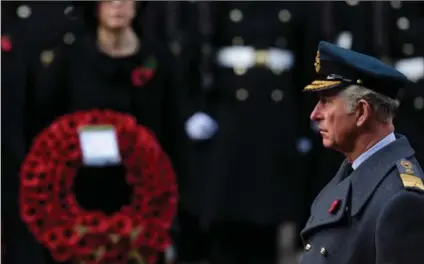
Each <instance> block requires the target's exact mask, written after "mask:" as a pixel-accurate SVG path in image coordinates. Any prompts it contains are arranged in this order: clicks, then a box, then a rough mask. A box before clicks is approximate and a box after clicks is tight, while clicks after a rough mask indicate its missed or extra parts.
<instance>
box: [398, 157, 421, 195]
mask: <svg viewBox="0 0 424 264" xmlns="http://www.w3.org/2000/svg"><path fill="white" fill-rule="evenodd" d="M396 166H397V169H398V171H399V173H400V178H401V180H402V184H403V186H404V187H405V188H407V189H419V190H422V191H424V183H423V180H422V179H421V178H420V177H418V176H416V173H419V172H418V171H417V170H416V169H415V168H414V165H412V163H411V162H410V161H409V160H406V159H401V160H399V161H398V162H396Z"/></svg>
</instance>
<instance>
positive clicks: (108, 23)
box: [98, 0, 135, 30]
mask: <svg viewBox="0 0 424 264" xmlns="http://www.w3.org/2000/svg"><path fill="white" fill-rule="evenodd" d="M98 15H99V23H100V24H101V25H102V26H103V27H105V28H108V29H111V30H117V29H122V28H125V27H129V26H131V23H132V21H133V19H134V16H135V2H134V1H133V0H121V1H100V2H99V9H98Z"/></svg>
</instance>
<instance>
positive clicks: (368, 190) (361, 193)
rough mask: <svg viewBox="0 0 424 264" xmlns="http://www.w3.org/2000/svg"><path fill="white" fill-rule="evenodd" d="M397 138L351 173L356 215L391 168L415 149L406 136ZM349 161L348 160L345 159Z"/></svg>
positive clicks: (411, 154) (354, 212)
mask: <svg viewBox="0 0 424 264" xmlns="http://www.w3.org/2000/svg"><path fill="white" fill-rule="evenodd" d="M395 138H396V140H395V141H393V142H391V143H389V144H387V145H386V146H383V147H382V148H380V149H379V150H378V151H376V152H375V153H374V154H373V155H372V156H370V157H369V158H368V159H366V160H364V161H363V163H362V164H361V166H359V167H358V168H357V169H356V170H355V171H353V172H352V174H351V175H350V177H349V178H350V180H351V182H352V208H351V209H352V210H351V214H352V215H356V214H357V213H359V211H360V210H361V209H362V207H363V206H364V204H365V203H366V202H367V201H368V199H369V198H370V197H371V195H372V194H373V193H374V191H375V189H376V188H377V186H378V185H379V184H380V182H381V181H382V180H383V179H384V178H385V176H386V175H387V174H388V172H389V171H390V169H392V168H393V167H395V166H396V162H397V161H398V160H400V159H402V158H409V157H411V156H413V155H414V153H415V151H414V149H413V148H412V147H411V145H410V144H409V142H408V140H407V139H406V137H404V136H402V135H395ZM345 162H347V161H345Z"/></svg>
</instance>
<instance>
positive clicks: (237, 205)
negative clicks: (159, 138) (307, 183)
mask: <svg viewBox="0 0 424 264" xmlns="http://www.w3.org/2000/svg"><path fill="white" fill-rule="evenodd" d="M197 7H198V11H199V12H198V14H197V15H198V20H199V21H198V23H197V25H198V27H199V28H198V29H199V30H198V35H195V36H196V37H197V38H196V40H197V41H198V43H197V44H198V46H199V50H201V56H200V59H199V64H198V66H197V68H198V70H199V75H200V77H201V81H202V82H201V85H200V86H201V87H202V89H203V91H204V92H205V93H206V94H207V99H206V100H205V102H204V105H206V106H205V107H204V108H203V109H201V110H200V111H199V112H198V113H196V114H195V115H193V116H192V117H191V118H189V119H188V120H187V123H186V126H185V128H186V130H187V134H188V135H189V137H190V138H191V139H192V141H193V145H195V147H196V151H197V152H195V153H196V156H195V157H193V160H195V161H196V162H193V167H195V168H192V173H191V175H182V176H181V177H180V179H184V180H182V181H181V182H180V183H179V186H180V191H181V192H180V197H181V204H180V205H181V208H182V210H184V211H186V212H188V214H189V215H190V216H194V217H193V218H197V219H198V220H199V221H195V220H194V219H190V221H191V222H198V223H199V226H200V229H202V230H203V231H206V232H205V233H207V235H206V236H204V238H206V240H207V243H206V245H209V246H210V248H209V249H210V250H209V253H210V254H209V256H208V258H209V261H210V263H212V264H214V263H219V264H225V263H232V264H233V263H234V264H235V263H261V264H266V263H273V264H274V263H275V262H276V256H277V252H276V248H277V243H278V242H277V239H276V238H277V236H278V232H279V227H282V230H284V231H283V232H282V233H284V237H285V239H284V243H282V247H283V248H284V250H283V251H285V252H291V251H293V247H294V243H295V239H292V238H294V237H295V235H293V234H295V233H296V231H294V230H295V228H296V227H295V226H296V224H297V223H298V222H299V219H300V218H301V213H302V212H303V195H304V193H303V192H302V188H303V187H302V186H304V184H303V175H304V174H303V171H304V166H302V165H301V164H300V157H299V156H300V152H307V151H309V149H310V146H309V144H308V142H307V141H299V139H300V138H301V136H300V133H298V131H297V127H298V124H297V120H299V118H298V115H299V113H300V111H298V108H299V109H300V105H301V104H300V103H298V102H297V101H296V99H297V98H299V96H298V95H299V91H298V90H297V89H295V87H297V86H298V79H297V77H298V76H297V75H296V73H297V69H298V66H299V65H297V62H298V56H301V54H302V52H303V50H302V43H303V42H302V38H301V35H302V30H301V29H302V23H303V20H302V19H303V16H302V12H303V10H304V8H305V5H304V4H300V5H299V4H298V3H288V2H275V3H271V2H267V3H263V2H213V3H212V2H211V3H203V2H199V3H197ZM258 21H261V22H260V23H258ZM299 61H301V60H300V59H299ZM297 142H302V143H301V144H299V145H297V144H296V143H297ZM298 146H299V148H297V147H298ZM188 218H190V217H188ZM283 226H284V227H283ZM246 234H249V237H250V239H247V240H246V239H245V238H244V237H245V235H246ZM182 236H183V237H184V233H183V234H182ZM198 237H200V238H202V234H199V235H198ZM193 244H198V240H197V241H196V242H193ZM193 248H194V247H193ZM291 253H292V252H291ZM288 255H289V253H287V254H286V256H288Z"/></svg>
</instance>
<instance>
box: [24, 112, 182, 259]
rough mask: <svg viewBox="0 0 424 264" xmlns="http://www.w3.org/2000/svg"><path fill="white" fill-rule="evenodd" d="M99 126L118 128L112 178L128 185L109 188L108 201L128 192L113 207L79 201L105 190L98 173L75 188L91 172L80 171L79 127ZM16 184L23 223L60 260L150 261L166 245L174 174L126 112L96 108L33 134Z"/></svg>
mask: <svg viewBox="0 0 424 264" xmlns="http://www.w3.org/2000/svg"><path fill="white" fill-rule="evenodd" d="M104 124H107V125H113V126H114V128H115V131H116V135H117V142H118V146H119V151H120V155H121V164H122V165H121V166H122V167H123V168H125V170H124V173H122V177H115V178H121V180H122V181H123V182H124V183H126V184H127V186H129V188H132V190H130V191H128V189H127V191H126V192H123V191H121V192H119V191H116V192H114V189H113V188H114V187H112V188H111V189H110V190H108V191H106V193H107V196H106V197H108V198H106V199H109V202H114V201H116V200H117V199H118V200H119V198H120V196H121V195H122V194H124V193H127V194H128V203H123V204H122V205H120V206H118V207H117V210H115V211H112V212H111V211H107V210H103V209H102V208H101V206H98V207H97V208H96V207H95V206H94V207H93V206H91V207H89V206H83V205H82V202H80V200H81V201H82V200H84V199H83V198H78V197H79V196H84V195H87V194H92V193H93V192H95V191H96V189H102V188H103V187H102V186H103V185H105V184H106V183H105V181H107V177H106V178H100V176H99V178H96V179H95V180H94V182H95V183H96V184H97V185H93V186H94V187H91V189H90V188H88V189H87V188H86V189H84V188H82V189H83V190H84V191H81V187H80V188H79V190H77V189H78V188H76V186H75V185H76V182H77V180H78V178H81V179H80V182H81V180H82V179H84V178H89V176H87V173H86V174H84V177H83V176H81V175H80V173H79V171H80V170H81V169H82V168H84V166H83V162H82V150H81V147H80V145H79V140H78V135H79V134H78V131H79V129H80V128H81V127H84V126H88V125H104ZM112 171H113V172H114V173H112V174H116V173H115V172H116V170H112ZM91 172H92V171H91ZM89 174H93V173H89ZM78 175H79V176H78ZM86 176H87V177H86ZM115 176H116V175H115ZM81 184H82V183H80V185H81ZM82 185H84V184H82ZM112 186H114V184H112ZM115 186H116V185H115ZM86 187H87V186H86ZM20 188H21V192H20V206H21V216H22V218H23V221H24V222H25V223H26V224H27V226H28V228H29V230H30V231H31V232H32V234H33V235H34V236H35V238H36V239H37V240H38V241H40V242H41V243H42V244H43V245H44V246H45V247H47V248H48V249H49V251H50V252H51V255H52V256H53V258H54V259H55V260H56V261H58V262H64V261H70V262H73V263H80V264H91V263H96V264H100V263H114V264H119V263H149V264H153V263H155V262H156V258H157V253H159V252H163V251H164V250H165V249H166V248H167V247H168V246H169V244H170V241H169V237H168V230H169V228H170V226H171V223H172V220H173V216H174V213H175V210H176V202H177V187H176V183H175V175H174V172H173V169H172V167H171V163H170V161H169V159H168V157H167V156H166V154H165V153H164V152H163V151H162V149H161V147H160V145H159V144H158V142H157V140H156V138H155V137H154V136H153V134H152V133H151V132H150V130H148V129H147V128H145V127H143V126H141V125H137V123H136V121H135V119H134V118H133V117H131V116H129V115H126V114H122V113H117V112H113V111H103V110H93V111H87V112H77V113H73V114H69V115H65V116H62V117H60V118H59V119H57V120H56V121H55V122H54V123H53V124H52V125H50V126H49V127H48V128H46V129H45V130H44V131H42V132H41V133H40V134H39V135H38V136H37V137H36V138H35V140H34V142H33V145H32V147H31V149H30V151H29V153H28V155H27V156H26V158H25V161H24V163H23V164H22V168H21V181H20ZM115 188H116V187H115ZM93 197H94V198H96V199H99V197H98V196H97V194H93V195H92V196H91V200H90V199H88V200H90V201H91V202H93ZM100 197H101V196H100ZM85 198H86V197H85ZM85 200H87V199H85ZM94 204H96V205H98V204H101V203H100V202H99V201H97V202H95V203H94ZM107 204H110V203H107ZM109 209H110V208H109Z"/></svg>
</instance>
